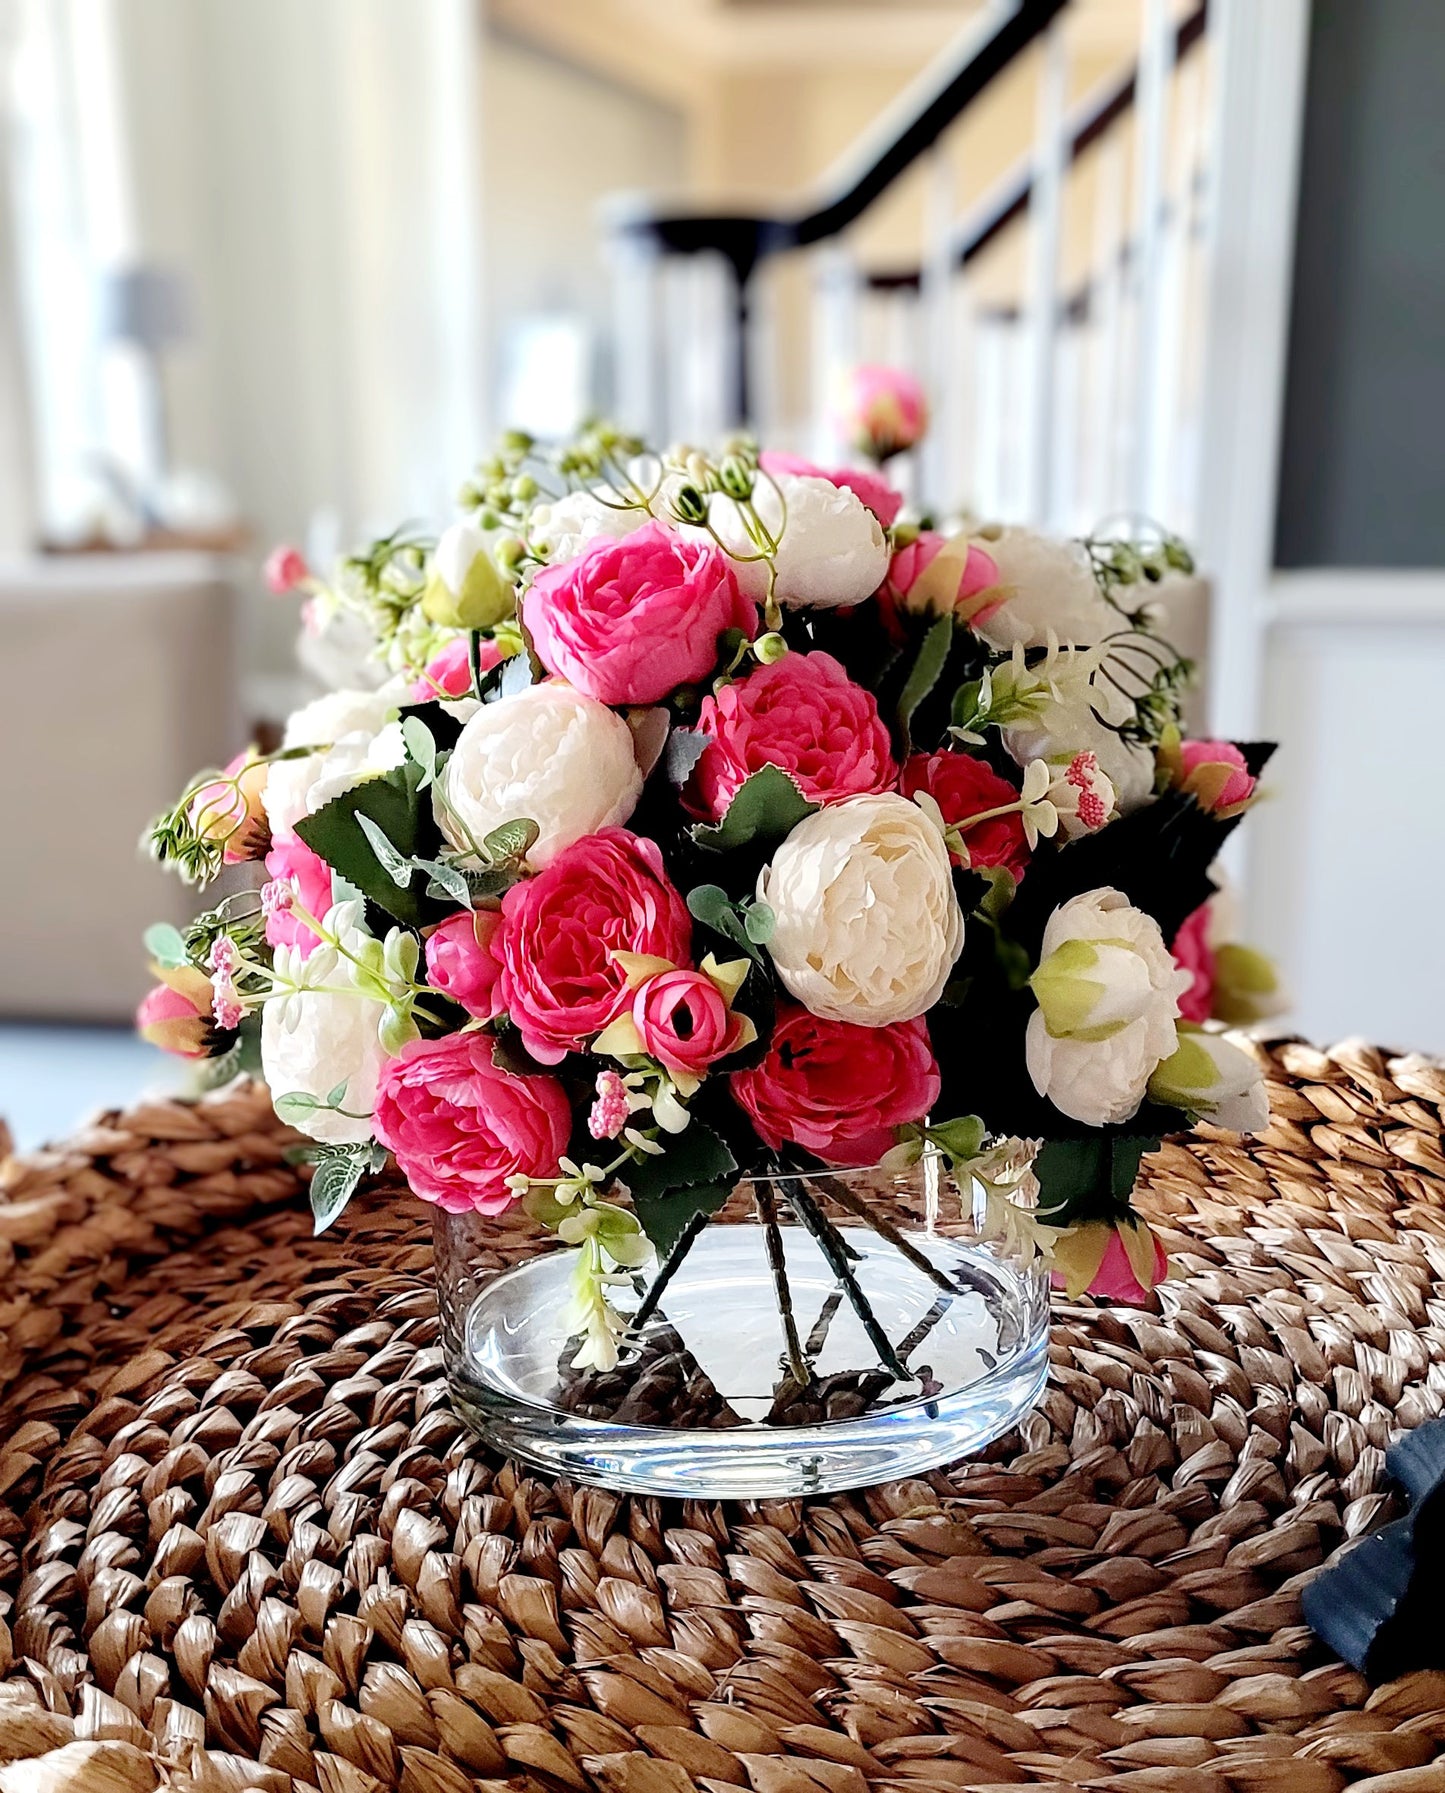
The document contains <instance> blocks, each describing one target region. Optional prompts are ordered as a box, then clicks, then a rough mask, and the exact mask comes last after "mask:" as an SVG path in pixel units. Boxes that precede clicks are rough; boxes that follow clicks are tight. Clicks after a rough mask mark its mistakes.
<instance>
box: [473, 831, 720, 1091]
mask: <svg viewBox="0 0 1445 1793" xmlns="http://www.w3.org/2000/svg"><path fill="white" fill-rule="evenodd" d="M502 915H503V918H504V920H505V924H506V925H505V926H504V927H503V929H502V933H501V944H500V948H499V950H500V953H501V959H502V1001H503V1004H504V1006H505V1008H506V1011H507V1013H508V1014H509V1015H510V1016H511V1018H512V1020H513V1021H514V1022H515V1023H516V1025H517V1027H518V1028H519V1029H520V1031H521V1034H522V1038H523V1040H524V1041H525V1042H526V1045H527V1049H528V1051H529V1052H531V1053H532V1055H533V1056H534V1057H535V1058H538V1059H540V1060H541V1061H542V1063H544V1064H555V1063H556V1062H557V1061H558V1060H559V1059H560V1058H562V1057H564V1056H565V1054H567V1053H568V1052H580V1051H582V1050H583V1048H584V1047H585V1046H586V1045H587V1042H588V1041H589V1040H590V1039H592V1038H593V1037H594V1036H595V1035H596V1034H599V1033H601V1031H602V1029H603V1028H604V1027H606V1026H607V1024H608V1023H609V1022H610V1021H614V1020H616V1018H617V1017H618V1015H620V1014H622V1013H623V1012H624V1011H625V1010H626V1009H627V1008H628V1007H629V1005H630V1004H631V1001H632V994H631V991H630V990H629V988H628V983H627V974H626V972H625V971H624V970H623V969H622V967H621V966H620V965H619V964H618V963H617V961H616V960H615V959H614V958H613V956H612V955H613V953H615V952H624V953H645V954H648V955H651V956H653V957H656V958H659V959H667V960H669V961H670V962H671V963H673V964H677V963H679V962H682V961H685V960H686V959H688V958H689V957H690V956H691V948H692V922H691V920H690V919H689V917H688V913H687V905H686V904H685V903H684V902H683V900H682V897H681V896H680V895H679V894H678V892H677V891H676V889H674V887H673V885H672V884H671V882H670V881H669V879H668V877H667V874H666V872H665V871H664V870H663V865H662V854H661V853H660V852H659V851H658V849H657V846H656V845H655V843H654V842H652V841H650V840H644V839H642V838H641V837H640V836H638V835H635V834H630V833H628V831H627V830H626V829H625V828H603V829H600V830H599V831H598V832H597V833H596V834H589V835H585V836H584V837H583V838H582V839H581V840H579V841H576V842H574V843H573V845H572V846H570V847H567V848H566V849H565V850H564V851H563V852H561V853H559V854H558V855H557V857H556V858H555V859H554V860H552V862H551V863H550V864H549V865H548V866H547V868H546V870H545V871H541V872H538V874H537V876H536V877H535V878H528V879H526V880H524V881H523V882H522V883H520V884H514V885H513V886H512V888H511V889H510V890H509V891H508V892H507V894H506V895H505V896H504V897H503V898H502Z"/></svg>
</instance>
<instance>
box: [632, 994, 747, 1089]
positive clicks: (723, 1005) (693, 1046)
mask: <svg viewBox="0 0 1445 1793" xmlns="http://www.w3.org/2000/svg"><path fill="white" fill-rule="evenodd" d="M632 1020H633V1024H634V1025H635V1026H636V1028H637V1031H638V1034H639V1035H640V1036H641V1039H642V1044H643V1047H644V1048H645V1050H646V1051H647V1053H648V1055H649V1056H650V1057H652V1058H655V1059H656V1060H657V1062H658V1063H659V1064H660V1065H664V1066H666V1068H667V1069H668V1070H669V1071H682V1072H684V1073H691V1074H692V1075H694V1076H701V1074H702V1073H703V1072H704V1071H706V1070H707V1068H708V1066H709V1065H710V1064H712V1063H713V1061H714V1060H715V1059H719V1058H723V1057H725V1056H726V1055H727V1054H728V1053H729V1052H731V1051H732V1050H733V1048H734V1047H735V1046H736V1045H737V1043H738V1038H739V1035H740V1033H741V1031H742V1023H741V1019H740V1017H738V1016H736V1015H734V1014H733V1012H732V1010H731V1009H729V1007H728V1005H727V1002H726V1001H725V1000H724V997H723V993H722V991H721V990H719V989H718V987H717V985H716V984H715V983H714V982H713V981H712V979H711V978H710V977H707V976H705V975H704V974H703V973H702V972H701V971H686V970H683V971H663V972H659V973H658V975H657V976H656V977H650V978H648V980H647V982H646V983H645V984H643V985H642V986H641V988H640V989H639V990H638V992H637V994H636V995H635V996H634V997H633V999H632Z"/></svg>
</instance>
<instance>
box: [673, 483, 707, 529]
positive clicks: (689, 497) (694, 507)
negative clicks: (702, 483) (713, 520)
mask: <svg viewBox="0 0 1445 1793" xmlns="http://www.w3.org/2000/svg"><path fill="white" fill-rule="evenodd" d="M672 514H673V515H674V516H675V517H676V518H677V520H678V522H679V523H706V522H707V501H706V500H705V499H704V498H703V495H702V493H701V492H699V491H698V489H697V487H696V486H695V485H687V486H679V487H678V488H677V490H676V491H675V492H674V493H673V495H672Z"/></svg>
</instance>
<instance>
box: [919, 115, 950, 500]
mask: <svg viewBox="0 0 1445 1793" xmlns="http://www.w3.org/2000/svg"><path fill="white" fill-rule="evenodd" d="M957 204H958V201H957V196H956V180H955V169H954V162H953V157H952V156H951V154H950V153H949V145H948V138H947V134H946V133H945V135H944V136H943V137H940V138H939V140H938V141H937V142H936V143H935V144H934V146H933V148H932V149H931V150H930V151H929V156H928V189H927V197H926V201H925V209H924V244H925V254H924V258H923V261H922V264H921V275H922V285H921V287H920V291H919V300H920V306H921V317H920V320H919V321H920V324H921V330H920V337H921V342H920V344H919V347H920V351H921V352H920V358H919V372H920V376H921V378H922V381H923V387H924V391H925V392H926V393H927V394H928V398H929V403H930V405H931V406H932V410H933V422H932V425H931V427H930V429H929V432H928V434H927V436H926V437H925V438H924V441H923V446H922V449H921V450H920V451H919V454H918V489H917V493H916V496H917V498H918V500H919V502H920V503H921V504H922V505H923V507H924V508H925V509H928V510H933V511H938V510H940V509H941V508H942V507H944V506H946V505H948V504H949V503H951V502H953V501H954V500H955V499H956V496H957V492H956V487H955V483H954V482H955V478H956V471H955V463H956V456H955V453H954V442H955V438H956V436H957V433H958V417H957V413H956V411H955V409H954V398H955V386H956V374H955V356H954V348H955V344H954V329H953V323H954V319H953V306H952V302H953V282H954V263H953V219H954V215H955V212H956V210H957Z"/></svg>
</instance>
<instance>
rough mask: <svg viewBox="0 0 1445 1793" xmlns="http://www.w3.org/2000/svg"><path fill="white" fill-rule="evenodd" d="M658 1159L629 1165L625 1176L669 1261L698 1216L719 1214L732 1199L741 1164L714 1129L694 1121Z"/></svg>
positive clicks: (640, 1214) (651, 1233) (634, 1201)
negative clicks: (684, 1229)
mask: <svg viewBox="0 0 1445 1793" xmlns="http://www.w3.org/2000/svg"><path fill="white" fill-rule="evenodd" d="M666 1144H667V1149H666V1151H664V1152H663V1153H662V1154H661V1155H660V1156H658V1157H648V1158H644V1159H642V1160H640V1161H639V1162H638V1163H635V1164H629V1165H628V1166H627V1168H626V1169H625V1170H624V1171H623V1172H622V1173H621V1175H622V1181H623V1182H624V1183H626V1185H627V1187H628V1188H629V1189H630V1190H631V1191H632V1205H633V1207H634V1208H635V1209H636V1210H637V1218H638V1220H639V1221H640V1222H641V1223H642V1230H643V1232H645V1233H646V1234H647V1236H648V1238H649V1239H650V1240H651V1241H652V1243H653V1245H654V1246H655V1247H656V1249H657V1252H658V1255H659V1256H660V1257H665V1256H666V1255H667V1253H668V1252H669V1251H670V1250H671V1249H672V1246H673V1245H674V1244H675V1243H676V1241H677V1237H678V1234H679V1233H681V1231H682V1229H683V1228H684V1227H685V1226H686V1225H687V1223H688V1221H689V1220H690V1219H691V1218H692V1216H693V1215H694V1214H696V1213H699V1212H701V1213H707V1214H711V1213H714V1212H715V1211H716V1210H717V1209H718V1208H719V1207H721V1206H722V1204H723V1202H725V1201H726V1200H727V1197H728V1193H729V1191H730V1190H731V1189H732V1179H733V1177H734V1176H735V1175H736V1173H737V1168H738V1167H737V1160H736V1159H735V1158H734V1157H733V1155H732V1153H731V1152H730V1151H729V1150H728V1148H727V1146H726V1145H724V1143H723V1142H722V1140H721V1139H719V1138H718V1136H717V1134H716V1133H714V1132H713V1131H712V1129H711V1128H710V1127H706V1126H704V1125H703V1123H702V1122H701V1121H699V1120H696V1119H694V1120H693V1122H692V1124H691V1126H689V1127H688V1129H687V1131H686V1132H685V1133H678V1134H674V1135H672V1136H670V1137H668V1138H667V1141H666Z"/></svg>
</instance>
